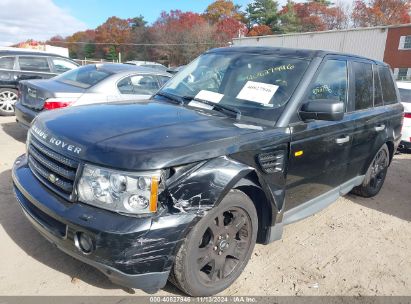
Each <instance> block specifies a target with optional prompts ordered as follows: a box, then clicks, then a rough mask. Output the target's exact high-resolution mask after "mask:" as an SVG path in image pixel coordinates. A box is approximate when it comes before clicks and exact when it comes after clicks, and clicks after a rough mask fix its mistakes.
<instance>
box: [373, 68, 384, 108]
mask: <svg viewBox="0 0 411 304" xmlns="http://www.w3.org/2000/svg"><path fill="white" fill-rule="evenodd" d="M372 70H373V73H374V107H378V106H382V105H383V101H382V90H381V82H380V76H379V75H378V67H377V66H376V65H373V66H372Z"/></svg>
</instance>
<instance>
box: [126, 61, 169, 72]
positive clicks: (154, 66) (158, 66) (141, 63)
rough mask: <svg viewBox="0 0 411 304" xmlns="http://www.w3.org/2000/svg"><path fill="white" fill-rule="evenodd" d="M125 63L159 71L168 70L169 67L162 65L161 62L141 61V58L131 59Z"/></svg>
mask: <svg viewBox="0 0 411 304" xmlns="http://www.w3.org/2000/svg"><path fill="white" fill-rule="evenodd" d="M124 64H132V65H136V66H140V67H145V68H151V69H155V70H159V71H163V72H166V71H167V67H166V66H164V65H162V64H161V63H158V62H152V61H139V60H130V61H127V62H124Z"/></svg>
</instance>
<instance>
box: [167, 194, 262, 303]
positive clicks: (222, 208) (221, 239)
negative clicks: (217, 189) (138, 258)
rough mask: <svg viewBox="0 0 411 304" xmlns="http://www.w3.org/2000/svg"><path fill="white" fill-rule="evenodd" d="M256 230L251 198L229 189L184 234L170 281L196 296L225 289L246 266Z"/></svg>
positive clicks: (208, 294)
mask: <svg viewBox="0 0 411 304" xmlns="http://www.w3.org/2000/svg"><path fill="white" fill-rule="evenodd" d="M257 229H258V218H257V212H256V209H255V207H254V204H253V202H252V201H251V199H250V198H249V197H248V196H247V195H246V194H244V193H243V192H241V191H239V190H232V191H230V192H229V193H228V194H227V195H226V197H225V198H224V199H223V200H222V201H221V203H220V204H219V205H218V206H216V207H214V208H213V209H211V210H210V211H209V212H208V213H207V214H206V215H205V216H204V217H203V218H202V219H201V220H200V221H199V222H198V223H197V224H196V225H195V226H194V227H193V229H192V230H191V231H190V233H189V234H188V236H187V237H186V239H185V240H184V242H183V244H182V245H181V246H180V248H179V250H178V252H177V255H176V258H175V262H174V265H173V269H172V271H171V275H170V281H171V282H172V283H173V284H174V285H175V286H176V287H177V288H179V289H180V290H181V291H183V292H185V293H186V294H189V295H191V296H197V297H199V296H211V295H214V294H217V293H219V292H220V291H222V290H224V289H226V288H227V287H229V286H230V285H231V284H232V283H233V282H234V281H235V280H236V279H237V278H238V277H239V276H240V274H241V273H242V271H243V269H244V268H245V266H246V265H247V262H248V260H249V259H250V257H251V254H252V252H253V249H254V245H255V242H256V239H257ZM233 236H234V237H233Z"/></svg>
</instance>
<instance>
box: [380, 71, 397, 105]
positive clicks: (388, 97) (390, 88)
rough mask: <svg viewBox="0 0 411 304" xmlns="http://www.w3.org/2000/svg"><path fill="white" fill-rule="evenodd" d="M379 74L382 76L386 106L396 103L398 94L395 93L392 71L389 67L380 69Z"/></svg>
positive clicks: (383, 96)
mask: <svg viewBox="0 0 411 304" xmlns="http://www.w3.org/2000/svg"><path fill="white" fill-rule="evenodd" d="M378 72H379V74H380V80H381V88H382V98H383V100H384V104H385V105H386V104H393V103H396V102H397V94H396V92H395V86H394V81H393V80H392V77H391V71H390V69H389V68H388V67H379V68H378Z"/></svg>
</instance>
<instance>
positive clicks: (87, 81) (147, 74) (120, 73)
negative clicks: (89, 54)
mask: <svg viewBox="0 0 411 304" xmlns="http://www.w3.org/2000/svg"><path fill="white" fill-rule="evenodd" d="M170 77H171V75H170V74H168V73H166V72H162V71H159V70H154V69H150V68H144V67H139V66H135V65H126V64H112V63H110V64H96V65H86V66H83V67H80V68H77V69H74V70H71V71H68V72H66V73H64V74H61V75H60V76H57V77H54V78H52V79H48V80H27V81H21V82H20V85H19V86H20V87H19V92H20V98H19V100H18V101H17V103H16V104H15V114H16V120H17V122H18V123H19V124H20V125H22V126H24V127H29V126H30V124H31V121H32V120H33V119H34V118H35V117H36V116H37V115H38V114H39V113H40V112H41V111H46V110H53V109H58V108H63V107H68V106H80V105H86V104H92V103H106V102H114V101H138V100H146V99H148V98H150V97H151V96H152V95H153V94H154V93H156V92H157V91H158V89H159V88H160V87H162V86H163V84H165V83H166V82H167V81H168V80H169V79H170Z"/></svg>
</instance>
